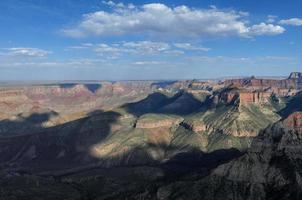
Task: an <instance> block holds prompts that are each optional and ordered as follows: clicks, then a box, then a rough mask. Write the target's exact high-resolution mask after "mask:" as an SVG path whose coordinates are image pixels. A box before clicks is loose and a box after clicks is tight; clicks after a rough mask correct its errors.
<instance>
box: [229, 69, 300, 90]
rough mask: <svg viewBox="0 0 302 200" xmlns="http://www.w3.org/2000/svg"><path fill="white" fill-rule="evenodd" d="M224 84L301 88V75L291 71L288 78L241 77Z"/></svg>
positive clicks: (256, 87)
mask: <svg viewBox="0 0 302 200" xmlns="http://www.w3.org/2000/svg"><path fill="white" fill-rule="evenodd" d="M224 84H225V85H232V86H234V87H252V88H254V89H261V88H279V89H301V88H302V76H301V73H298V72H295V73H291V75H290V76H289V78H288V79H280V80H274V79H257V78H254V77H252V78H242V79H229V80H225V81H224Z"/></svg>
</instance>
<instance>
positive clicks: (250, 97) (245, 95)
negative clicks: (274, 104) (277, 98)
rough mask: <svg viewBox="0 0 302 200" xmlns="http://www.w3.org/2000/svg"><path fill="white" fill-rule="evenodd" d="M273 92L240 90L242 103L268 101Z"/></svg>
mask: <svg viewBox="0 0 302 200" xmlns="http://www.w3.org/2000/svg"><path fill="white" fill-rule="evenodd" d="M271 95H272V93H271V92H258V91H240V92H239V98H240V103H241V104H248V103H257V104H258V103H267V102H268V100H269V98H270V97H271Z"/></svg>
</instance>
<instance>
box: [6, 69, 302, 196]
mask: <svg viewBox="0 0 302 200" xmlns="http://www.w3.org/2000/svg"><path fill="white" fill-rule="evenodd" d="M301 92H302V73H298V72H295V73H292V74H290V76H289V77H288V78H285V79H273V78H270V79H265V78H261V77H260V78H257V77H247V78H238V79H225V80H219V81H216V80H215V81H214V80H209V81H201V80H179V81H117V82H110V81H99V82H93V83H83V82H79V83H77V82H75V83H73V82H72V83H57V84H55V83H45V84H27V85H9V84H8V85H7V84H5V85H0V173H1V178H0V186H1V190H0V196H1V197H3V198H4V199H21V198H23V199H39V197H40V198H41V196H43V198H44V199H58V198H59V199H87V200H88V199H123V197H124V196H125V195H126V196H128V197H129V199H200V198H202V197H204V198H205V199H225V198H229V199H249V198H250V199H254V198H253V196H252V195H253V194H256V193H257V194H259V199H263V198H269V199H278V197H280V198H279V199H287V198H291V199H298V197H299V196H300V195H301V194H302V193H301V191H302V190H301V187H302V185H301V182H300V181H301V177H300V176H302V174H301V170H300V169H299V168H300V167H301V162H300V161H301V160H300V159H301V157H300V153H301V152H300V145H301V141H300V139H301V130H302V129H301V126H302V124H301V120H302V115H301V112H302V106H301V105H302V104H301V102H302V93H301ZM286 162H288V163H289V165H288V166H287V165H285V164H284V163H286ZM288 167H290V169H291V172H290V173H289V172H287V168H288ZM291 186H292V187H291ZM218 189H219V190H220V191H221V192H219V194H217V195H216V196H215V195H214V194H216V192H215V191H216V190H218ZM274 190H276V191H279V192H280V191H283V192H282V194H281V193H278V195H279V196H278V195H277V193H275V192H274ZM224 191H232V192H227V193H226V192H224ZM192 193H194V195H192Z"/></svg>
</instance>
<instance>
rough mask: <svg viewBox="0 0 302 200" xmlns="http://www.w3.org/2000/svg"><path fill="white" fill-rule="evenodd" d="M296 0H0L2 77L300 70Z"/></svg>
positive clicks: (301, 18) (301, 31) (207, 75)
mask: <svg viewBox="0 0 302 200" xmlns="http://www.w3.org/2000/svg"><path fill="white" fill-rule="evenodd" d="M301 10H302V1H301V0H288V1H284V0H265V1H263V0H215V1H214V0H191V1H184V0H173V1H172V0H168V1H160V0H158V1H135V0H132V1H130V0H129V1H128V0H127V1H117V0H114V1H108V0H64V1H63V0H52V1H49V0H1V1H0V80H1V81H8V80H17V81H24V80H151V79H152V80H164V79H167V80H168V79H169V80H171V79H173V80H174V79H193V78H194V79H211V78H220V77H229V76H251V75H255V76H287V75H288V74H289V73H290V72H292V71H302V37H301V35H302V12H301Z"/></svg>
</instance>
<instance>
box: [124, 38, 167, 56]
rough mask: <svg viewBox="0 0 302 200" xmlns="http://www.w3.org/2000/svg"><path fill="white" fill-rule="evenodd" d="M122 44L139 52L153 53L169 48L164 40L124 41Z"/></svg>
mask: <svg viewBox="0 0 302 200" xmlns="http://www.w3.org/2000/svg"><path fill="white" fill-rule="evenodd" d="M123 46H124V47H126V48H131V49H135V50H136V51H137V52H138V53H139V54H155V53H159V52H163V51H166V50H169V49H170V45H169V44H168V43H165V42H151V41H140V42H125V43H123Z"/></svg>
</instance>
